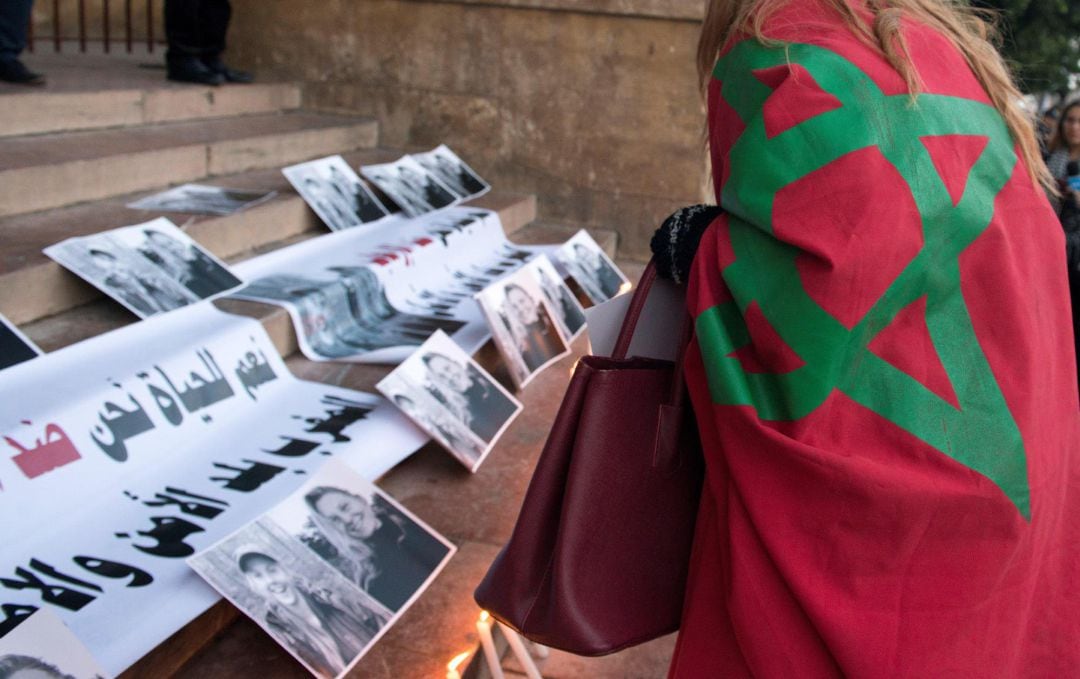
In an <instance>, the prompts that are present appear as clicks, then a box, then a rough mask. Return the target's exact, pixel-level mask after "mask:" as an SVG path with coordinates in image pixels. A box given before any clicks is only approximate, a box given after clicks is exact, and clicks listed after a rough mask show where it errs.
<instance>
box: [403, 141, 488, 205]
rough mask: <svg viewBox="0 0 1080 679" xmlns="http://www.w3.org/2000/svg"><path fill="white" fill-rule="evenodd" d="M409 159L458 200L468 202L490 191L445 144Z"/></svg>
mask: <svg viewBox="0 0 1080 679" xmlns="http://www.w3.org/2000/svg"><path fill="white" fill-rule="evenodd" d="M411 158H412V159H413V160H415V161H416V162H418V163H420V165H422V166H423V168H424V169H425V170H427V171H428V172H430V173H431V174H433V175H435V177H437V178H438V179H439V181H441V182H442V183H443V184H444V185H445V186H446V188H448V189H450V190H451V191H452V192H453V193H454V195H456V196H457V197H458V198H461V199H463V200H468V199H470V198H476V197H477V196H482V195H484V194H485V193H487V192H488V191H490V190H491V185H490V184H488V183H487V182H486V181H484V180H483V179H481V178H480V175H478V174H477V173H476V172H475V171H474V170H473V169H472V168H471V167H469V166H468V165H466V164H465V161H464V160H462V159H461V158H459V157H458V156H457V154H456V153H454V152H453V151H451V150H450V147H448V146H447V145H446V144H441V145H440V146H439V147H438V148H435V149H433V150H431V151H428V152H427V153H414V154H412V156H411Z"/></svg>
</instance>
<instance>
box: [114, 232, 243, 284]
mask: <svg viewBox="0 0 1080 679" xmlns="http://www.w3.org/2000/svg"><path fill="white" fill-rule="evenodd" d="M112 233H113V235H114V236H115V237H116V240H117V241H118V242H120V243H122V244H124V245H125V246H127V247H128V248H130V249H132V250H134V251H135V252H137V253H138V254H140V255H141V256H142V257H143V258H145V259H146V260H147V261H148V262H150V263H151V264H153V265H154V266H155V267H157V268H158V269H159V270H160V271H162V272H164V273H165V275H166V276H168V277H169V279H171V280H173V281H176V282H178V283H180V284H181V285H183V286H184V287H185V288H186V289H187V290H188V292H190V293H191V294H193V295H195V296H196V297H197V298H199V299H211V298H213V297H217V296H219V295H222V294H224V293H226V292H229V291H230V290H234V289H235V288H237V287H239V286H240V285H242V284H243V281H241V280H240V279H239V278H237V277H236V276H235V275H234V274H233V273H232V272H231V271H230V270H229V267H228V265H226V264H225V263H224V262H222V261H221V260H220V259H218V258H217V257H215V256H214V255H212V254H211V253H210V252H208V251H207V250H205V249H204V248H202V247H201V246H199V244H198V243H196V242H195V241H193V240H192V239H191V238H190V237H189V236H188V235H187V234H185V233H184V232H183V231H181V230H180V229H179V228H178V227H177V226H176V225H175V224H173V223H172V222H170V221H169V220H168V219H165V218H164V217H162V218H159V219H155V220H154V221H152V222H146V223H145V224H137V225H135V226H128V227H125V228H123V229H116V230H115V231H113V232H112Z"/></svg>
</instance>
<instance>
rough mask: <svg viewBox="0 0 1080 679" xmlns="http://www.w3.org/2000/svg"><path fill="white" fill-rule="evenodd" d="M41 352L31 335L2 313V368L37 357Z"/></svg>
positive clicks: (0, 339)
mask: <svg viewBox="0 0 1080 679" xmlns="http://www.w3.org/2000/svg"><path fill="white" fill-rule="evenodd" d="M41 353H42V352H41V349H38V347H37V345H36V344H34V343H33V342H31V341H30V338H29V337H27V336H26V335H24V334H22V332H21V331H20V330H19V328H17V327H16V326H15V324H14V323H12V322H11V321H9V320H8V319H7V318H5V317H4V315H3V314H0V370H3V369H4V368H7V367H10V366H13V365H16V364H18V363H24V362H26V361H29V360H30V359H32V358H37V357H38V356H40V355H41Z"/></svg>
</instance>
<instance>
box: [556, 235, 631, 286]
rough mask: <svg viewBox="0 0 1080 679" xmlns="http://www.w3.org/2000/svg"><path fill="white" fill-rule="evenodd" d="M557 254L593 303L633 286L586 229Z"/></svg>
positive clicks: (560, 261) (567, 242)
mask: <svg viewBox="0 0 1080 679" xmlns="http://www.w3.org/2000/svg"><path fill="white" fill-rule="evenodd" d="M555 257H556V258H557V259H558V260H559V263H560V264H562V265H563V266H564V267H565V268H566V270H567V271H568V272H569V273H570V277H571V278H573V279H574V280H575V281H577V283H578V285H580V286H581V289H582V290H584V292H585V295H586V296H587V297H588V298H589V300H590V301H591V302H592V303H593V304H599V303H601V302H606V301H608V300H609V299H611V298H612V297H615V296H617V295H620V294H622V293H624V292H627V291H628V290H630V288H631V287H632V285H633V284H632V283H631V282H630V280H629V279H628V278H627V277H626V276H625V275H623V272H622V271H619V267H617V266H615V262H613V261H611V258H610V257H608V256H607V254H606V253H605V252H604V251H603V249H601V247H600V246H599V245H597V244H596V241H595V240H593V239H592V236H590V235H589V234H588V232H587V231H585V230H584V229H582V230H581V231H578V232H577V233H576V234H574V236H573V237H572V238H571V239H570V240H568V241H566V244H565V245H563V246H562V247H560V248H559V249H558V251H557V252H556V254H555Z"/></svg>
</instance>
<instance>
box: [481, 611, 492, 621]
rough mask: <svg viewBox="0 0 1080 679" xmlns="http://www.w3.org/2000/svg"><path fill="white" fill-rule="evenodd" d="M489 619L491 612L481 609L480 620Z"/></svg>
mask: <svg viewBox="0 0 1080 679" xmlns="http://www.w3.org/2000/svg"><path fill="white" fill-rule="evenodd" d="M488 620H491V613H488V612H487V611H480V622H487V621H488Z"/></svg>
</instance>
